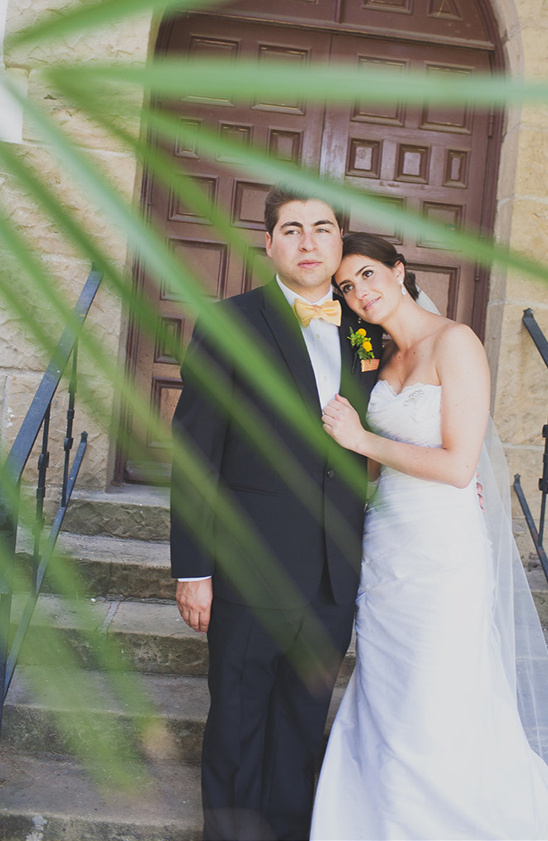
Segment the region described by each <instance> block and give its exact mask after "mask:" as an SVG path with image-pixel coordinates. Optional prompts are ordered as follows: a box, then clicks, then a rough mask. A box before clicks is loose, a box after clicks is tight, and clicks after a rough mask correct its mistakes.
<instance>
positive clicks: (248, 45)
mask: <svg viewBox="0 0 548 841" xmlns="http://www.w3.org/2000/svg"><path fill="white" fill-rule="evenodd" d="M413 4H415V5H413ZM267 5H268V4H266V3H264V2H263V0H254V2H253V3H251V2H250V0H249V2H240V3H237V4H229V5H228V6H226V5H225V6H223V5H221V6H219V10H218V11H219V12H222V13H223V14H220V13H217V14H187V15H184V16H180V17H176V18H173V19H171V20H170V21H169V22H167V23H166V24H165V26H164V28H163V29H162V30H161V32H160V38H159V41H158V51H159V52H165V53H168V54H169V53H171V54H173V53H176V54H186V55H190V56H193V55H195V56H212V57H223V58H234V59H237V58H239V57H243V58H253V59H257V60H259V61H261V62H269V61H280V60H283V61H284V62H286V63H287V64H289V65H290V66H291V67H294V69H295V75H296V76H298V74H299V70H300V69H301V68H302V67H304V66H305V65H306V64H308V63H309V62H312V61H315V62H322V63H325V64H330V63H348V64H350V65H351V66H353V67H356V66H357V67H363V68H365V69H366V68H369V67H371V66H374V67H379V68H386V67H389V68H390V69H391V70H393V71H395V72H401V74H402V77H403V76H404V75H405V74H406V73H407V72H408V71H409V70H420V71H423V72H425V73H427V74H442V75H447V74H451V75H452V76H455V75H456V76H457V78H459V77H461V78H463V79H464V78H468V77H469V76H470V75H471V74H474V73H477V72H488V71H489V70H490V69H492V67H493V65H494V62H495V61H496V49H495V45H494V44H493V41H492V40H490V39H489V33H488V32H487V29H488V27H487V25H486V23H485V19H484V17H482V16H481V14H480V11H481V10H478V7H477V5H476V0H466V2H464V0H458V4H457V0H386V2H380V3H377V4H375V2H372V3H371V2H368V1H367V0H352V2H351V0H347V2H346V3H344V2H332V0H329V2H328V0H283V2H281V4H278V10H277V14H278V17H280V18H281V17H283V15H284V14H285V15H286V19H285V20H277V21H273V20H272V19H268V18H267V13H268V12H267V8H266V7H267ZM291 10H292V13H293V19H292V18H291V14H290V12H291ZM375 12H376V14H377V16H376V17H375ZM297 13H298V14H297ZM261 14H262V15H263V16H264V19H260V17H261ZM322 15H323V18H322ZM330 15H331V18H329V16H330ZM345 15H346V17H345ZM421 15H422V17H421ZM252 16H253V17H255V19H251V17H252ZM307 16H308V17H307ZM372 16H373V18H372ZM270 17H271V16H270ZM371 20H373V24H374V25H373V24H372V23H371ZM379 20H380V21H381V23H382V26H381V27H379V25H378V24H379ZM402 22H403V24H402ZM388 23H390V24H391V27H392V29H390V28H389V27H388ZM402 25H405V26H406V27H407V28H406V31H405V33H404V32H403V30H402ZM397 26H399V27H400V28H399V29H398V28H397ZM429 27H430V30H431V31H430V32H428V31H426V32H425V30H428V29H429ZM378 30H380V31H378ZM472 35H473V38H472ZM169 108H170V110H171V111H173V110H175V112H176V114H177V115H178V118H179V119H180V120H181V121H182V122H181V124H182V125H184V124H185V123H187V124H188V123H190V125H191V126H192V127H194V128H196V129H198V131H199V130H200V128H201V127H202V126H205V127H207V128H208V129H213V130H214V131H215V132H217V134H218V135H219V136H220V137H227V138H229V139H230V140H231V141H232V143H233V144H235V145H236V146H237V148H238V150H239V152H237V154H236V157H239V158H240V160H242V159H243V160H245V153H246V148H247V147H248V145H249V144H253V145H254V146H258V147H259V148H261V149H263V150H268V151H269V152H270V153H271V154H274V155H276V156H277V157H278V158H280V159H281V160H285V161H291V162H292V163H295V164H298V165H303V166H306V167H309V168H311V169H313V170H316V171H317V172H319V173H320V174H321V175H324V176H328V177H330V178H335V179H338V180H340V181H346V182H348V183H351V184H352V185H353V186H354V187H357V188H360V187H363V189H365V190H368V191H374V192H377V193H380V194H382V196H383V197H384V201H385V202H386V204H387V206H388V207H390V206H392V207H398V208H409V209H411V210H414V211H418V212H421V213H423V214H424V215H425V216H426V217H430V218H434V219H436V220H438V221H441V222H442V223H443V224H445V225H447V226H450V227H455V228H461V227H463V226H466V227H470V228H472V229H481V230H483V231H487V232H489V231H490V228H491V226H492V216H493V186H494V183H495V178H496V168H497V149H498V143H497V141H498V134H499V132H498V130H497V117H496V116H494V115H492V114H489V113H486V112H478V111H474V110H472V109H471V108H469V107H466V106H463V107H460V108H451V109H450V108H447V107H444V106H440V105H433V106H429V105H425V106H423V107H416V106H408V105H406V104H405V103H401V104H398V105H390V104H388V105H382V104H381V105H379V104H375V105H373V104H370V103H368V101H367V99H366V98H365V97H364V100H363V101H358V102H355V103H353V104H352V105H344V106H339V105H332V104H330V105H327V106H325V107H317V106H310V105H309V104H307V103H306V102H303V101H302V100H301V99H300V98H299V97H298V96H295V97H292V96H286V97H283V98H276V97H272V96H265V97H263V98H258V99H254V100H249V101H232V100H230V99H228V98H227V99H220V100H214V101H213V100H206V99H196V98H187V99H185V98H181V99H180V100H179V101H178V102H175V103H174V102H173V101H171V102H170V103H169ZM168 151H169V153H170V155H171V156H172V163H173V178H174V182H175V180H176V179H177V175H178V173H180V172H181V171H183V172H184V173H186V174H188V175H190V176H191V177H192V179H193V183H194V184H195V185H196V186H199V187H200V188H201V190H202V191H203V194H204V195H206V196H207V197H208V198H209V200H210V201H211V202H213V203H214V204H215V205H217V206H219V207H220V208H222V209H223V210H224V211H225V212H226V214H227V216H228V218H229V219H230V224H231V225H232V226H233V227H234V228H237V229H240V232H241V233H242V234H244V235H245V238H246V240H247V245H246V250H245V253H244V254H243V255H242V254H241V253H240V252H238V253H236V250H235V249H233V250H231V248H230V245H229V244H228V243H227V242H226V241H224V240H223V239H222V238H221V236H220V235H219V233H218V231H217V229H216V228H215V227H214V226H213V225H212V224H211V222H210V221H209V220H208V219H207V218H205V217H203V216H199V215H197V212H196V210H195V209H193V208H192V207H191V205H190V204H189V205H188V206H187V205H186V204H185V203H184V202H181V200H180V199H179V198H176V197H175V195H174V193H173V191H170V190H166V189H165V186H162V185H160V184H159V183H155V182H154V180H150V179H145V189H144V191H143V192H144V199H145V202H146V205H147V207H148V208H149V210H150V213H151V214H152V216H153V218H154V219H155V221H156V223H157V225H159V226H160V227H161V228H162V229H163V230H165V235H166V237H167V239H168V241H169V242H170V243H171V245H172V247H173V249H174V251H175V252H176V253H177V254H178V255H179V256H180V259H181V260H182V261H184V263H185V264H186V265H188V266H189V267H190V268H191V269H192V271H193V272H194V273H195V275H196V276H197V277H199V278H200V279H201V281H202V282H203V284H204V287H205V289H206V291H207V293H208V294H210V295H211V297H212V298H226V297H229V296H231V295H236V294H238V293H240V292H245V291H247V290H249V289H251V288H253V286H254V285H256V284H257V283H260V282H263V280H264V277H265V271H267V272H268V271H269V269H268V268H267V264H268V262H269V261H268V260H267V258H266V255H265V250H264V226H263V208H264V198H265V196H266V193H267V192H268V190H269V187H270V184H268V183H263V182H261V181H260V180H258V179H257V178H256V177H246V175H245V173H243V171H242V170H241V169H236V168H234V166H233V163H234V161H233V160H231V159H230V156H226V155H225V156H223V154H222V153H219V154H217V155H216V156H215V158H212V157H211V156H207V157H206V156H205V155H204V154H202V151H201V149H200V143H199V135H198V140H197V141H196V142H193V143H188V142H187V141H185V140H184V138H183V135H181V138H180V139H178V140H177V142H175V143H174V145H173V148H171V149H170V150H168ZM346 230H347V231H357V230H369V231H373V232H376V233H379V234H381V235H383V236H385V237H386V238H388V239H389V240H390V241H392V242H393V243H394V244H396V245H397V247H398V249H399V250H401V251H403V253H405V255H406V257H407V258H408V261H409V264H410V267H411V268H412V269H413V270H414V271H415V272H416V274H417V280H418V283H419V285H420V286H421V287H422V288H423V289H424V290H425V291H426V292H427V293H428V294H429V295H430V296H431V297H432V299H433V300H434V301H435V303H436V304H437V306H438V308H439V309H440V310H441V311H442V312H443V313H445V314H447V315H448V316H449V317H451V318H455V319H456V320H458V321H463V322H466V323H468V324H470V325H471V326H472V327H473V328H474V329H475V330H476V332H478V334H479V335H481V334H482V328H483V322H484V313H485V304H486V297H487V282H488V278H487V275H486V273H485V272H483V273H482V272H481V271H480V270H479V269H478V267H477V266H474V265H471V264H470V263H467V262H466V261H465V260H464V259H463V258H462V257H461V255H460V254H458V253H457V254H455V253H454V252H449V251H447V250H443V249H441V248H440V243H439V242H436V240H435V238H432V237H428V236H425V237H422V238H418V239H409V238H405V237H404V235H403V233H402V231H401V230H400V226H399V225H398V223H397V222H393V223H388V224H386V223H382V224H379V221H378V218H375V216H374V215H372V217H371V218H370V219H367V220H365V221H364V220H363V219H361V220H358V219H356V218H353V217H352V215H350V217H349V219H348V221H347V228H346ZM136 282H137V283H140V284H142V285H143V286H144V291H145V293H146V295H147V296H148V298H149V300H150V301H151V303H152V306H154V307H156V308H157V311H158V313H159V316H160V319H161V323H162V329H161V330H160V331H159V337H158V338H157V340H156V341H155V342H151V341H150V340H149V339H148V338H147V337H146V336H145V335H144V333H140V332H139V331H138V330H137V329H136V328H135V327H134V328H133V332H132V334H131V340H130V359H131V362H132V364H133V367H134V373H135V377H136V380H137V383H138V385H139V386H140V387H141V388H142V389H144V390H146V391H149V392H150V399H151V401H152V404H153V405H154V406H155V407H156V408H157V409H159V411H160V413H161V415H162V416H163V417H164V418H166V420H169V419H170V417H171V415H172V413H173V411H174V408H175V405H176V402H177V400H178V397H179V393H180V390H181V381H180V379H179V363H180V360H179V359H178V358H177V355H176V354H174V353H173V350H172V348H173V347H176V346H179V347H184V346H185V345H186V344H187V343H188V341H189V339H190V336H191V333H192V327H193V324H192V321H191V319H189V317H188V316H187V315H186V314H185V307H184V304H185V302H184V301H182V300H181V299H180V298H178V297H177V295H175V294H174V293H173V291H172V290H170V289H168V288H166V287H165V286H163V285H162V284H159V285H156V284H152V283H150V282H149V281H147V278H146V277H144V276H141V275H138V277H137V278H136ZM146 447H147V448H148V449H149V456H147V458H149V461H150V462H160V463H161V462H162V461H165V462H166V463H167V462H168V461H169V458H170V447H169V441H168V440H158V436H155V435H154V434H152V433H151V434H149V435H148V438H147V441H146ZM123 475H124V477H125V478H126V479H128V480H134V481H139V480H140V479H141V478H142V474H141V471H140V467H139V465H138V464H135V463H134V462H126V463H125V468H124V474H123Z"/></svg>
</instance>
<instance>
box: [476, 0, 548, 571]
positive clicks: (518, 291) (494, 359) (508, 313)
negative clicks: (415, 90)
mask: <svg viewBox="0 0 548 841" xmlns="http://www.w3.org/2000/svg"><path fill="white" fill-rule="evenodd" d="M495 13H496V14H497V15H498V19H499V23H500V26H501V30H500V31H501V34H502V36H503V43H504V45H505V49H506V54H507V68H508V70H509V72H510V73H511V74H512V75H513V76H518V75H521V74H522V75H523V76H524V77H525V78H527V79H536V80H544V81H546V80H547V77H548V6H547V5H546V3H543V2H541V0H521V1H520V0H518V2H517V3H516V4H515V6H514V4H513V3H511V2H506V0H502V2H497V3H496V4H495ZM497 198H498V203H497V220H496V235H497V237H498V239H499V241H500V242H502V243H505V244H508V245H509V246H510V247H511V248H513V249H515V250H517V251H520V252H521V253H522V254H524V255H525V256H526V257H528V258H532V259H535V260H538V261H541V262H543V263H544V265H546V266H548V106H546V105H545V106H539V105H527V106H524V107H523V108H522V109H513V110H512V111H511V112H510V113H509V114H508V116H507V121H506V127H505V135H504V140H503V147H502V157H501V167H500V175H499V183H498V196H497ZM547 281H548V272H547ZM527 307H531V308H532V309H533V310H534V313H535V318H536V320H537V322H538V323H539V325H540V327H541V329H542V330H543V331H544V333H545V335H546V336H548V284H547V283H542V282H541V281H537V280H532V279H531V278H530V277H528V276H526V275H524V274H520V273H519V272H517V271H510V272H508V274H507V276H502V275H501V274H500V273H499V272H494V273H493V282H492V285H491V290H490V296H489V306H488V318H487V336H486V347H487V349H488V353H489V356H490V362H491V368H492V372H493V374H494V395H493V415H494V419H495V422H496V424H497V427H498V430H499V432H500V435H501V438H502V440H503V442H504V446H505V450H506V455H507V458H508V464H509V469H510V475H511V477H513V476H514V474H515V473H519V474H520V475H521V482H522V486H523V487H524V490H525V493H526V496H527V498H528V500H529V503H530V505H531V509H532V512H533V515H534V516H535V518H536V517H538V512H539V505H540V494H539V491H538V479H539V478H540V476H541V472H542V453H543V450H544V439H543V438H542V427H543V425H544V424H545V423H546V422H547V412H548V369H547V368H546V366H545V365H544V363H543V361H542V359H541V357H540V355H539V353H538V352H537V350H536V348H535V346H534V344H533V342H532V340H531V338H530V336H529V334H528V332H527V331H526V329H525V328H524V327H523V325H522V322H521V319H522V315H523V311H524V310H525V309H526V308H527ZM514 513H515V515H516V516H518V517H520V516H521V509H520V507H519V504H518V503H517V500H515V499H514ZM521 548H522V555H523V554H524V550H525V549H527V548H528V549H529V551H531V550H532V548H533V547H532V543H531V542H530V541H529V540H528V538H527V540H526V541H525V542H523V543H522V546H521Z"/></svg>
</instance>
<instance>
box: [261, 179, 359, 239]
mask: <svg viewBox="0 0 548 841" xmlns="http://www.w3.org/2000/svg"><path fill="white" fill-rule="evenodd" d="M311 199H317V200H318V201H323V202H324V203H325V204H327V205H328V206H329V207H330V208H331V210H332V211H333V213H334V214H335V219H336V220H337V224H338V226H339V228H340V229H341V230H342V227H343V213H342V211H341V210H340V209H339V208H337V207H333V205H332V204H331V203H330V202H328V201H326V200H325V199H323V198H321V196H314V195H312V194H311V193H307V192H305V191H304V190H295V189H293V188H292V187H287V186H285V185H284V184H277V185H275V186H274V187H272V189H271V190H270V192H269V194H268V195H267V197H266V200H265V204H264V226H265V228H266V230H267V233H269V234H270V236H272V231H273V230H274V228H275V227H276V223H277V222H278V219H279V218H280V208H281V207H283V206H284V204H289V202H292V201H310V200H311Z"/></svg>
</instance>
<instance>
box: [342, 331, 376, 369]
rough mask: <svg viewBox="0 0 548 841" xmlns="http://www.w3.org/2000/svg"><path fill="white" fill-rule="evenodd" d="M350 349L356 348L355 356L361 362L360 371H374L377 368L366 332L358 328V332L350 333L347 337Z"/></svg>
mask: <svg viewBox="0 0 548 841" xmlns="http://www.w3.org/2000/svg"><path fill="white" fill-rule="evenodd" d="M348 339H349V341H350V344H351V345H352V347H354V348H356V355H357V356H358V358H359V359H360V361H361V367H362V371H376V370H377V368H378V367H379V360H378V359H375V354H374V353H373V345H372V344H371V339H370V338H369V337H368V335H367V331H366V330H364V329H363V327H360V328H359V330H356V332H354V331H352V330H351V331H350V335H349V337H348Z"/></svg>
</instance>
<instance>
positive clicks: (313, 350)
mask: <svg viewBox="0 0 548 841" xmlns="http://www.w3.org/2000/svg"><path fill="white" fill-rule="evenodd" d="M276 281H277V283H278V286H279V287H280V289H281V290H282V292H283V294H284V297H285V299H286V301H287V303H288V304H289V306H290V307H291V308H292V309H293V304H294V303H295V299H296V298H300V299H301V301H305V303H307V304H318V305H320V304H323V303H324V302H325V301H330V300H332V299H333V290H332V289H330V290H329V292H328V293H327V295H324V297H323V298H320V299H319V300H318V301H307V300H306V299H305V298H303V297H301V295H297V293H296V292H293V290H292V289H289V288H288V287H287V286H285V284H284V283H282V281H281V280H280V278H279V277H278V276H277V275H276ZM295 317H296V316H295ZM301 330H302V334H303V338H304V340H305V343H306V349H307V350H308V355H309V357H310V361H311V363H312V368H313V369H314V376H315V377H316V387H317V389H318V398H319V401H320V406H321V407H322V408H323V407H324V406H325V405H326V403H329V401H330V400H331V399H332V398H333V397H334V396H335V394H337V393H338V391H339V388H340V385H341V344H340V340H339V328H338V327H337V325H336V324H331V323H330V322H329V321H324V320H323V319H322V318H313V319H312V320H311V322H310V324H308V325H307V326H306V327H303V325H302V324H301Z"/></svg>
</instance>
